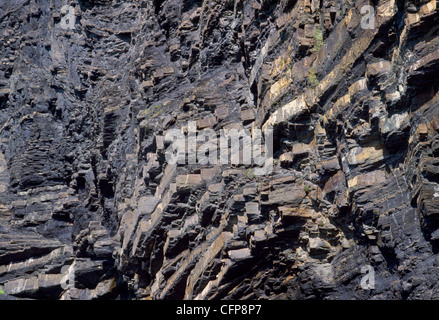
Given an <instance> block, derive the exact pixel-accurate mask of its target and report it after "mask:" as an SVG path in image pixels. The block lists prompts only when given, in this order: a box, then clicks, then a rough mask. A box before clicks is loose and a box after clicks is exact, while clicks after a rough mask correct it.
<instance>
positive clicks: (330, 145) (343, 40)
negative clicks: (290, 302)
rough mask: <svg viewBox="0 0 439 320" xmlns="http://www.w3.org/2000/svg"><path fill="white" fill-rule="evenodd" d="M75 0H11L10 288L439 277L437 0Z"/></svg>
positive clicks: (6, 216)
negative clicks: (260, 140) (208, 150)
mask: <svg viewBox="0 0 439 320" xmlns="http://www.w3.org/2000/svg"><path fill="white" fill-rule="evenodd" d="M63 4H64V3H63ZM63 4H61V1H43V0H35V1H22V0H0V42H1V43H2V46H1V47H0V289H1V290H2V291H1V292H4V293H5V294H0V298H1V299H3V298H4V299H14V298H29V299H65V300H68V299H114V298H119V299H437V298H439V285H438V284H437V278H438V274H439V273H438V267H439V262H438V261H439V259H438V252H439V170H438V166H439V108H438V105H439V93H438V90H439V84H438V79H439V71H438V70H439V37H438V31H439V24H438V18H439V11H438V6H437V1H436V0H431V1H409V2H407V3H406V4H404V3H402V2H398V1H395V0H378V1H375V2H374V3H373V6H374V8H375V12H376V14H375V20H374V23H375V26H374V28H372V29H364V28H363V27H362V20H363V19H362V18H363V16H362V13H361V8H362V7H363V6H364V5H366V4H368V5H369V4H370V3H369V2H367V1H354V2H352V1H348V2H346V1H342V2H340V1H333V0H322V1H315V0H312V1H310V0H298V1H296V2H295V1H288V0H276V1H266V0H261V1H253V0H252V1H247V0H244V1H235V2H233V1H232V2H230V1H219V2H218V1H208V0H199V1H198V0H197V1H183V0H164V1H153V0H140V1H134V0H129V1H119V0H109V1H78V2H75V1H73V2H72V1H71V6H72V10H73V11H74V14H75V17H76V19H73V20H72V21H70V20H69V22H68V25H66V20H65V19H66V16H65V13H62V12H61V6H62V5H63ZM189 121H195V122H196V127H197V129H214V130H217V131H219V130H220V129H237V130H241V129H244V128H245V129H246V130H249V131H252V130H254V129H260V128H262V129H264V130H265V129H268V128H272V129H273V132H274V146H273V147H274V150H273V151H274V155H273V157H274V161H273V170H272V172H270V173H268V174H267V175H265V176H259V175H256V174H255V171H254V170H255V168H254V166H253V165H252V164H250V165H249V164H246V165H240V164H238V165H237V164H233V165H232V164H221V165H215V164H206V165H204V164H194V163H192V162H191V161H187V162H186V163H185V164H183V163H178V164H170V163H168V162H167V159H166V155H165V151H166V150H167V148H168V147H169V144H170V142H169V141H165V135H166V133H168V132H170V131H169V130H172V129H178V130H180V129H182V130H181V131H180V132H188V122H189ZM228 147H230V148H231V150H232V152H234V153H237V152H239V151H240V150H239V146H237V145H231V146H228ZM244 147H245V148H244V150H245V151H244V152H250V148H249V147H250V146H249V145H246V146H244ZM369 265H370V266H372V267H373V268H374V270H375V288H374V289H370V290H369V289H367V290H365V289H364V288H362V287H361V279H362V277H363V273H362V268H363V267H364V266H369Z"/></svg>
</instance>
